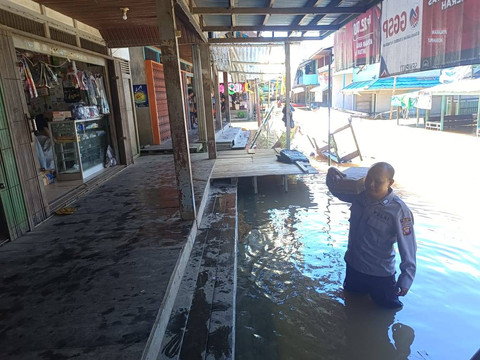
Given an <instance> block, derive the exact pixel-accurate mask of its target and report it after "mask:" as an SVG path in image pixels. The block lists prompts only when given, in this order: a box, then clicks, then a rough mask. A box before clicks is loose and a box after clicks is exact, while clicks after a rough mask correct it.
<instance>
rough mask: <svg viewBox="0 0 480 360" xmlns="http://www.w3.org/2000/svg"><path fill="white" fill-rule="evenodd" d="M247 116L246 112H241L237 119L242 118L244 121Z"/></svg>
mask: <svg viewBox="0 0 480 360" xmlns="http://www.w3.org/2000/svg"><path fill="white" fill-rule="evenodd" d="M246 116H247V114H246V112H245V111H239V112H238V113H237V117H238V118H242V119H243V118H245V117H246Z"/></svg>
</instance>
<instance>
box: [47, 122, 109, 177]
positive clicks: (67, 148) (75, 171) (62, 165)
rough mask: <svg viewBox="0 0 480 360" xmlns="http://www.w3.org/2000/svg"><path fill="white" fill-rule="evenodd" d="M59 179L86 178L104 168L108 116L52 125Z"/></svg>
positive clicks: (51, 132)
mask: <svg viewBox="0 0 480 360" xmlns="http://www.w3.org/2000/svg"><path fill="white" fill-rule="evenodd" d="M49 127H50V134H51V137H52V143H53V144H54V156H55V165H56V171H57V178H58V180H78V179H84V178H86V177H88V176H90V175H93V174H94V173H96V172H98V171H100V170H101V169H103V163H104V159H105V152H106V149H107V145H108V122H107V117H106V116H103V117H101V116H100V117H94V118H90V119H85V120H66V121H55V122H51V123H49Z"/></svg>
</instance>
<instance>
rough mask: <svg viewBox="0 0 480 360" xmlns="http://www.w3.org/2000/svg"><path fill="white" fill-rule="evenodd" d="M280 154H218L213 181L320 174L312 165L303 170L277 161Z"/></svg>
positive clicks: (271, 151)
mask: <svg viewBox="0 0 480 360" xmlns="http://www.w3.org/2000/svg"><path fill="white" fill-rule="evenodd" d="M253 151H254V152H253ZM250 152H252V153H250ZM278 153H279V150H278V151H277V150H275V149H255V150H248V151H247V150H229V151H221V152H218V153H217V159H216V161H215V166H214V167H213V171H212V176H211V179H227V178H240V177H257V176H268V175H305V174H318V171H317V170H316V169H315V168H314V167H312V166H311V165H310V164H305V165H303V167H304V169H302V168H301V167H300V166H297V165H296V164H285V163H282V162H280V161H277V154H278Z"/></svg>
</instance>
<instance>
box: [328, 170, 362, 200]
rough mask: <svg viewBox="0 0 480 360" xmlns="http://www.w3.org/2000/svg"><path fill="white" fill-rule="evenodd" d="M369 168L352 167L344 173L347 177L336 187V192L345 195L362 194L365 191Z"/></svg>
mask: <svg viewBox="0 0 480 360" xmlns="http://www.w3.org/2000/svg"><path fill="white" fill-rule="evenodd" d="M368 169H369V168H367V167H351V168H348V169H346V170H345V171H342V172H343V173H344V174H345V175H346V176H345V177H344V178H343V180H341V181H339V182H338V183H337V184H336V185H335V191H338V192H341V193H344V194H360V193H361V192H362V191H363V190H365V177H366V176H367V173H368Z"/></svg>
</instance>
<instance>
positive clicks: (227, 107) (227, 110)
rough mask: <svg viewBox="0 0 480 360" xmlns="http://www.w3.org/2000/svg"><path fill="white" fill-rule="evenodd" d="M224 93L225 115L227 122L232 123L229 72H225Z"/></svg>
mask: <svg viewBox="0 0 480 360" xmlns="http://www.w3.org/2000/svg"><path fill="white" fill-rule="evenodd" d="M223 95H224V96H225V117H226V119H227V122H228V123H230V122H231V121H232V120H231V118H230V95H228V72H226V71H224V72H223Z"/></svg>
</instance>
